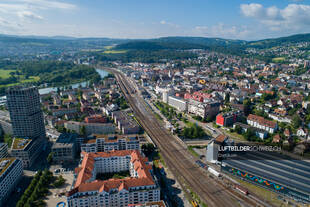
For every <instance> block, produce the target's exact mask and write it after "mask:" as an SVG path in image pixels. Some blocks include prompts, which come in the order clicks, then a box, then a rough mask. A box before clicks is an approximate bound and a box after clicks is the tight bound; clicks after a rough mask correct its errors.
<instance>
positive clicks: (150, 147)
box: [141, 143, 155, 157]
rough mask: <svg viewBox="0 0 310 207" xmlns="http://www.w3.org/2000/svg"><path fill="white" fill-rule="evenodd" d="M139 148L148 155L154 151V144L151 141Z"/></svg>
mask: <svg viewBox="0 0 310 207" xmlns="http://www.w3.org/2000/svg"><path fill="white" fill-rule="evenodd" d="M141 150H142V152H143V153H144V154H145V156H147V157H148V156H149V155H151V154H152V153H153V152H154V151H155V146H154V145H153V144H152V143H147V144H143V145H142V147H141Z"/></svg>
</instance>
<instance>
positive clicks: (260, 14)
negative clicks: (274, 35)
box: [240, 3, 310, 32]
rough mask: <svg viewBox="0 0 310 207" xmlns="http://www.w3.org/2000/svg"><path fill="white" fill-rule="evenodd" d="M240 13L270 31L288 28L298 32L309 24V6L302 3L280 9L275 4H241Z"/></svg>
mask: <svg viewBox="0 0 310 207" xmlns="http://www.w3.org/2000/svg"><path fill="white" fill-rule="evenodd" d="M240 9H241V13H242V14H243V15H244V16H245V17H249V18H253V19H255V20H257V21H258V22H260V23H261V24H263V25H265V26H267V27H268V28H269V29H270V30H272V31H281V30H287V29H290V30H292V31H296V32H298V31H299V30H301V29H302V28H304V27H307V26H310V6H309V5H303V4H289V5H287V6H286V7H285V8H283V9H280V8H278V7H276V6H272V7H267V8H265V7H263V5H261V4H255V3H252V4H241V5H240Z"/></svg>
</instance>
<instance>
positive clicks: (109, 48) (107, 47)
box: [104, 45, 114, 50]
mask: <svg viewBox="0 0 310 207" xmlns="http://www.w3.org/2000/svg"><path fill="white" fill-rule="evenodd" d="M113 47H114V46H112V45H109V46H105V47H104V49H106V50H111V49H112V48H113Z"/></svg>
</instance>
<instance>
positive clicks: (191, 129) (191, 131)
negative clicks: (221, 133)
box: [181, 123, 206, 139]
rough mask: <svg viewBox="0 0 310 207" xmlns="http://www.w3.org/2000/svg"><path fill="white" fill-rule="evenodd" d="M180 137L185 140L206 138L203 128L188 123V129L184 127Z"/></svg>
mask: <svg viewBox="0 0 310 207" xmlns="http://www.w3.org/2000/svg"><path fill="white" fill-rule="evenodd" d="M181 135H182V136H183V137H184V138H187V139H197V138H201V137H204V136H206V133H205V132H204V130H203V128H202V127H201V126H198V125H197V124H194V123H190V124H188V127H185V128H184V129H183V131H182V132H181Z"/></svg>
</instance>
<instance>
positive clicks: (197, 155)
mask: <svg viewBox="0 0 310 207" xmlns="http://www.w3.org/2000/svg"><path fill="white" fill-rule="evenodd" d="M193 148H195V147H194V146H188V147H187V149H188V151H189V152H190V153H191V154H192V155H193V156H194V157H197V158H199V156H200V155H199V154H198V153H197V152H196V151H195V150H194V149H193Z"/></svg>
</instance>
